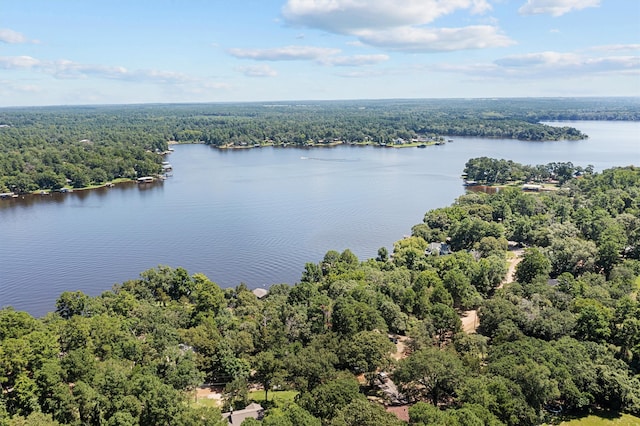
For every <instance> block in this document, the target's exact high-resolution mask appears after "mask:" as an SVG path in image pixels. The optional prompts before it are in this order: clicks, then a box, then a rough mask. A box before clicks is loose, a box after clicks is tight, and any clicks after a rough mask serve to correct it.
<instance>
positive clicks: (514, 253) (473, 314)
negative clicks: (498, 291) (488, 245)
mask: <svg viewBox="0 0 640 426" xmlns="http://www.w3.org/2000/svg"><path fill="white" fill-rule="evenodd" d="M523 253H524V250H523V249H515V250H509V259H508V260H507V262H508V263H509V267H508V268H507V274H506V276H505V278H504V280H503V281H502V282H501V283H500V285H499V286H498V288H502V286H503V285H505V284H509V283H512V282H513V281H514V279H515V276H516V267H517V266H518V263H520V261H521V260H522V254H523ZM460 320H461V321H462V330H463V331H464V332H465V333H467V334H469V333H475V332H476V329H477V328H478V326H479V325H480V319H479V318H478V312H477V311H476V310H475V309H474V310H472V311H464V312H463V313H462V316H461V317H460Z"/></svg>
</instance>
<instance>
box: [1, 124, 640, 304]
mask: <svg viewBox="0 0 640 426" xmlns="http://www.w3.org/2000/svg"><path fill="white" fill-rule="evenodd" d="M553 124H554V125H556V124H557V125H568V126H573V127H576V128H578V129H580V130H581V131H583V132H585V133H586V134H588V135H589V136H590V137H589V139H587V140H583V141H561V142H544V143H543V142H523V141H514V140H502V139H479V138H461V137H456V138H454V142H452V143H447V144H446V145H443V146H429V147H427V148H425V149H417V148H404V149H393V148H379V147H373V146H369V147H354V146H337V147H333V148H311V149H301V148H270V147H269V148H267V147H265V148H260V149H247V150H231V151H224V150H218V149H215V148H211V147H208V146H204V145H179V146H175V152H174V153H172V154H171V155H169V156H168V157H167V160H168V161H170V162H171V164H172V165H173V176H172V177H170V178H169V179H167V180H166V181H164V182H161V183H156V184H150V185H136V184H124V185H118V186H116V187H114V188H104V189H99V190H92V191H76V192H74V193H70V194H53V195H46V196H28V197H23V198H19V199H14V200H0V225H1V227H2V239H1V240H0V241H1V243H0V259H2V263H1V264H2V271H1V273H0V306H8V305H11V306H14V307H15V308H16V309H19V310H26V311H28V312H29V313H31V314H32V315H35V316H41V315H44V314H45V313H46V312H48V311H52V310H54V309H55V300H56V299H57V297H58V296H59V295H60V293H62V292H63V291H65V290H71V291H74V290H82V291H84V292H85V293H87V294H90V295H98V294H100V293H102V292H103V291H105V290H109V289H110V288H111V287H112V285H113V284H115V283H121V282H124V281H126V280H129V279H134V278H137V277H138V275H139V274H140V272H142V271H144V270H146V269H150V268H154V267H156V266H158V265H161V264H162V265H169V266H172V267H178V266H182V267H184V268H186V269H187V270H188V271H189V273H190V274H193V273H196V272H202V273H204V274H205V275H207V276H208V277H209V278H210V279H211V280H212V281H214V282H216V283H218V284H219V285H220V286H221V287H235V286H237V285H238V284H240V283H241V282H244V283H246V284H247V285H248V286H249V287H250V288H255V287H269V286H270V285H271V284H275V283H289V284H294V283H295V282H297V281H298V280H299V279H300V277H301V274H302V271H303V269H304V264H305V263H306V262H316V263H317V262H319V261H320V260H321V259H322V257H323V256H324V254H325V253H326V252H327V251H328V250H338V251H342V250H344V249H346V248H349V249H351V251H353V252H354V253H355V254H356V255H357V256H358V257H359V258H360V259H361V260H364V259H367V258H370V257H375V256H376V253H377V250H378V248H380V247H382V246H384V247H387V248H388V249H389V251H390V252H391V250H392V247H393V242H394V241H397V240H399V239H401V238H402V237H403V236H404V235H407V234H410V232H411V227H412V226H413V225H415V224H417V223H419V222H421V221H422V218H423V216H424V213H425V212H426V211H428V210H430V209H433V208H437V207H443V206H447V205H449V204H451V203H452V202H453V201H454V200H455V198H456V197H458V196H460V195H462V194H463V193H464V188H463V186H462V180H461V179H460V175H461V173H462V171H463V168H464V165H465V163H466V161H467V160H468V159H469V158H473V157H480V156H488V157H495V158H504V159H509V160H513V161H516V162H520V163H526V164H546V163H549V162H554V161H571V162H573V163H574V164H575V165H580V166H583V167H584V166H587V165H589V164H592V165H593V166H594V167H595V169H596V171H601V170H603V169H606V168H610V167H614V166H626V165H631V164H634V165H636V166H637V165H639V164H640V123H637V122H564V123H553Z"/></svg>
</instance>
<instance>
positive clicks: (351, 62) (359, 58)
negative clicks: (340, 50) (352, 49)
mask: <svg viewBox="0 0 640 426" xmlns="http://www.w3.org/2000/svg"><path fill="white" fill-rule="evenodd" d="M388 60H389V56H387V55H354V56H331V57H328V58H325V59H322V60H320V61H319V62H320V63H321V64H323V65H334V66H340V67H359V66H363V65H373V64H378V63H380V62H385V61H388Z"/></svg>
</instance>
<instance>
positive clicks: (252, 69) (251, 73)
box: [236, 65, 278, 77]
mask: <svg viewBox="0 0 640 426" xmlns="http://www.w3.org/2000/svg"><path fill="white" fill-rule="evenodd" d="M236 70H237V71H239V72H241V73H243V74H244V75H246V76H247V77H275V76H277V75H278V73H277V71H276V70H274V69H273V68H271V67H270V66H269V65H251V66H248V67H238V68H236Z"/></svg>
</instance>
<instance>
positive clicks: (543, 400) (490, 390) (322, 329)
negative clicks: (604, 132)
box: [0, 134, 640, 426]
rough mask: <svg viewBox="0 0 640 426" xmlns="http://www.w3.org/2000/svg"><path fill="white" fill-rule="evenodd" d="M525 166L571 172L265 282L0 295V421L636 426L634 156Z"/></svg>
mask: <svg viewBox="0 0 640 426" xmlns="http://www.w3.org/2000/svg"><path fill="white" fill-rule="evenodd" d="M78 136H79V135H78V134H76V135H75V137H76V138H77V137H78ZM89 146H91V145H89ZM159 148H160V149H162V147H159ZM27 151H28V150H27ZM478 164H482V167H483V168H484V169H485V170H486V171H488V172H489V173H488V175H489V176H495V175H496V170H497V171H499V170H501V168H502V167H503V165H504V163H503V162H501V161H500V160H493V159H487V158H480V159H471V160H469V162H468V163H467V167H466V172H467V173H468V174H471V173H473V170H474V168H476V167H477V166H478ZM511 166H512V168H513V169H514V170H521V171H527V170H534V171H535V170H551V172H550V173H551V176H549V177H548V178H547V179H550V180H553V181H555V182H557V183H555V185H559V186H558V187H557V188H556V190H553V191H523V189H522V188H521V187H516V186H506V187H503V188H501V189H500V190H499V191H497V192H496V193H494V194H485V193H476V192H468V193H467V194H466V195H463V196H461V197H460V198H458V199H457V200H456V201H455V202H454V203H453V205H451V206H448V207H442V208H438V209H435V210H432V211H429V212H427V213H426V214H425V216H424V220H423V221H422V222H421V223H419V224H417V225H415V226H414V227H413V228H412V235H411V236H407V237H405V238H403V239H400V240H398V241H397V242H396V243H395V244H394V247H393V250H392V252H391V253H389V252H388V250H387V249H386V248H381V249H380V250H379V251H378V256H377V258H376V259H367V260H364V261H363V260H360V259H358V258H357V257H356V256H355V255H354V254H353V253H352V252H351V251H349V250H344V251H343V252H341V253H340V252H337V251H329V252H327V253H326V255H325V256H324V258H323V259H321V260H320V261H319V262H318V263H307V264H306V265H305V267H304V271H303V272H302V275H301V278H300V281H299V282H298V283H296V284H295V285H292V286H290V285H286V284H277V285H273V286H271V287H270V288H269V290H268V292H265V293H266V294H264V293H259V292H254V291H251V290H249V289H248V288H247V287H246V286H244V285H239V286H238V287H236V288H228V289H222V288H220V287H219V286H218V285H216V284H215V283H214V282H212V281H211V280H210V279H209V278H207V277H206V276H204V275H202V274H194V275H190V274H189V273H188V272H187V271H186V270H184V269H183V268H176V269H173V268H170V267H166V266H158V267H157V268H154V269H151V270H147V271H145V272H142V273H141V274H140V277H139V278H137V279H133V280H130V281H126V282H124V283H122V284H119V285H116V286H115V287H114V288H113V289H112V290H110V291H106V292H104V293H103V294H102V295H100V296H97V297H89V296H87V295H85V294H83V293H82V292H72V291H69V292H64V293H63V294H61V295H60V297H59V298H58V300H57V303H56V307H57V309H56V311H55V312H52V313H49V314H47V315H46V316H44V317H43V318H39V319H37V318H33V317H32V316H30V315H29V314H27V313H25V312H18V311H15V310H14V309H12V308H5V309H2V310H0V388H1V389H2V392H0V425H11V426H15V425H58V424H71V425H81V424H82V425H114V426H115V425H149V426H151V425H226V424H230V423H229V419H230V418H231V416H233V415H237V414H238V413H244V411H242V410H243V409H244V408H245V407H247V406H248V405H249V403H250V402H251V401H254V405H252V406H249V407H253V408H252V410H253V411H251V413H253V414H255V416H247V418H246V419H244V421H242V425H244V426H251V425H260V424H262V425H266V426H273V425H287V426H294V425H296V426H297V425H309V426H311V425H318V426H320V425H335V426H338V425H340V426H343V425H353V426H356V425H357V426H368V425H371V426H374V425H375V426H385V425H389V426H391V425H403V424H407V422H408V423H409V424H411V425H493V426H497V425H535V424H540V423H541V422H558V421H560V420H563V419H569V418H572V417H575V416H581V415H584V414H585V413H589V412H592V411H595V412H598V413H603V412H604V413H607V414H606V415H607V416H608V417H613V418H616V417H619V418H622V417H623V416H625V417H624V418H625V419H631V420H630V421H637V418H636V417H631V415H635V416H638V415H640V376H639V374H638V373H639V372H640V304H639V303H638V300H637V292H638V286H639V285H640V169H638V168H637V167H633V166H629V167H624V168H614V169H609V170H605V171H603V172H601V173H594V172H593V171H592V170H582V172H581V173H579V174H576V173H575V172H574V173H573V175H572V176H570V177H569V178H567V179H563V182H562V183H559V182H560V179H559V176H554V175H553V173H554V171H553V170H555V169H554V168H548V167H543V166H539V167H536V166H523V165H518V164H515V163H514V164H511ZM492 167H493V168H495V170H494V169H492ZM556 169H557V170H564V169H563V168H556ZM509 265H511V267H509ZM510 269H511V271H510ZM475 314H477V320H474V321H473V322H472V323H468V321H466V320H467V319H468V318H469V317H470V316H471V315H475ZM461 318H462V320H464V321H465V325H464V327H463V322H462V321H461ZM204 383H206V384H207V385H206V386H207V388H209V387H210V388H211V389H217V390H218V391H217V393H216V395H218V396H219V399H210V398H206V397H205V398H198V395H199V392H200V391H201V390H202V385H203V384H204ZM396 386H397V388H396ZM257 403H259V404H260V405H256V404H257ZM256 407H259V408H256ZM223 412H225V415H224V417H223V414H222V413H223ZM234 413H236V414H234ZM623 413H629V414H623ZM234 424H236V423H234ZM629 424H631V423H629Z"/></svg>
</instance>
